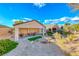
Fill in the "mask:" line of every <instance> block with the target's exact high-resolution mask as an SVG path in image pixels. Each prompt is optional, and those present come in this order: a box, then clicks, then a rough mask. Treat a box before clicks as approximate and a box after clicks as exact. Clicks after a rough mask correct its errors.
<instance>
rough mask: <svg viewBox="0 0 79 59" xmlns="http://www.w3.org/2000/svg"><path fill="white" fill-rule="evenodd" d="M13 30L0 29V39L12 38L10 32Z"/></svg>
mask: <svg viewBox="0 0 79 59" xmlns="http://www.w3.org/2000/svg"><path fill="white" fill-rule="evenodd" d="M10 29H11V28H8V27H0V39H8V38H10V36H11V35H10V33H9V30H10Z"/></svg>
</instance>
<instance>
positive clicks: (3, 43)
mask: <svg viewBox="0 0 79 59" xmlns="http://www.w3.org/2000/svg"><path fill="white" fill-rule="evenodd" d="M17 45H18V43H17V42H15V41H12V40H10V39H5V40H0V55H3V54H5V53H8V52H9V51H11V50H12V49H14V48H16V46H17Z"/></svg>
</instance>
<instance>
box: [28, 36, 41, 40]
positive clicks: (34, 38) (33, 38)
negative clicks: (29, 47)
mask: <svg viewBox="0 0 79 59" xmlns="http://www.w3.org/2000/svg"><path fill="white" fill-rule="evenodd" d="M39 38H42V36H36V37H32V38H28V40H29V41H35V40H36V39H39Z"/></svg>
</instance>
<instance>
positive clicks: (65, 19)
mask: <svg viewBox="0 0 79 59" xmlns="http://www.w3.org/2000/svg"><path fill="white" fill-rule="evenodd" d="M76 21H77V22H78V21H79V17H77V16H76V17H61V18H59V19H46V20H45V21H44V24H58V23H61V22H63V23H66V22H76Z"/></svg>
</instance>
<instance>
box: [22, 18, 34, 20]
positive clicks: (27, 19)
mask: <svg viewBox="0 0 79 59" xmlns="http://www.w3.org/2000/svg"><path fill="white" fill-rule="evenodd" d="M23 19H24V21H31V20H33V19H31V18H23Z"/></svg>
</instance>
